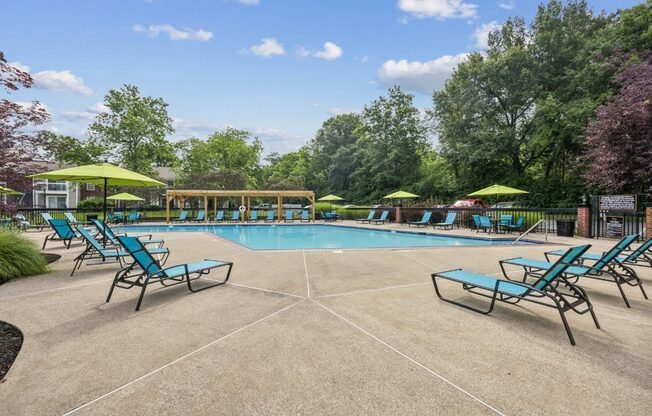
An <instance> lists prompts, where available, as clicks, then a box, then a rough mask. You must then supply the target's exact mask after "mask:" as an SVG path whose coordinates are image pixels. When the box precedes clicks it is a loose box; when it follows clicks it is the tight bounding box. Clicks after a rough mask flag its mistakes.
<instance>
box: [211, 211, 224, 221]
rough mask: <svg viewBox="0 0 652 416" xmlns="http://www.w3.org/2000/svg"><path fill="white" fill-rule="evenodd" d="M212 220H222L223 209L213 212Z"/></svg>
mask: <svg viewBox="0 0 652 416" xmlns="http://www.w3.org/2000/svg"><path fill="white" fill-rule="evenodd" d="M213 221H215V222H224V211H223V210H219V211H217V212H216V213H215V218H213Z"/></svg>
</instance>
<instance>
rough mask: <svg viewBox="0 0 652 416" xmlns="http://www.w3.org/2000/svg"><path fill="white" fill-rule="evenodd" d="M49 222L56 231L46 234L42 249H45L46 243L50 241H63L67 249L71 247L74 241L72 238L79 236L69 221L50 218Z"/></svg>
mask: <svg viewBox="0 0 652 416" xmlns="http://www.w3.org/2000/svg"><path fill="white" fill-rule="evenodd" d="M48 223H49V224H50V227H52V229H53V230H54V232H53V233H52V234H48V235H46V236H45V241H43V247H42V248H41V249H42V250H45V245H46V244H47V243H48V241H62V242H63V245H64V246H66V248H67V249H68V248H70V244H71V243H72V240H74V239H75V238H77V234H76V233H75V230H73V229H72V228H71V227H70V224H68V221H66V220H56V219H50V220H48Z"/></svg>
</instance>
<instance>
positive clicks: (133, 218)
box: [125, 212, 140, 224]
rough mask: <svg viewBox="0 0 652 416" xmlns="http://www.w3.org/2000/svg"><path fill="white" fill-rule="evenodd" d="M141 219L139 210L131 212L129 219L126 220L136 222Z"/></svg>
mask: <svg viewBox="0 0 652 416" xmlns="http://www.w3.org/2000/svg"><path fill="white" fill-rule="evenodd" d="M139 220H140V213H138V212H130V213H129V216H128V217H127V220H126V221H125V222H126V223H131V224H135V223H137V222H138V221H139Z"/></svg>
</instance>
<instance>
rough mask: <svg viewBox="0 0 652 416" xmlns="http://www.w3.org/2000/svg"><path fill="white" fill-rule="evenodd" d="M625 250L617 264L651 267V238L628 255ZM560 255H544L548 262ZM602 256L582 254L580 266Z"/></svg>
mask: <svg viewBox="0 0 652 416" xmlns="http://www.w3.org/2000/svg"><path fill="white" fill-rule="evenodd" d="M626 250H627V248H626V249H625V250H623V251H622V253H621V254H622V255H620V256H617V257H616V259H615V260H616V261H617V262H619V263H623V264H626V265H628V266H642V267H652V256H650V253H651V252H652V237H651V238H649V239H648V240H647V241H645V242H643V244H641V245H640V246H638V247H637V248H636V249H635V250H633V251H631V252H629V254H628V253H626ZM560 253H563V250H554V251H548V252H546V253H545V256H546V260H548V261H550V257H551V256H560V255H561V254H560ZM625 254H627V255H625ZM602 256H604V253H602V254H598V253H584V254H582V257H581V258H580V264H582V263H584V261H585V260H596V261H597V260H600V259H601V258H602Z"/></svg>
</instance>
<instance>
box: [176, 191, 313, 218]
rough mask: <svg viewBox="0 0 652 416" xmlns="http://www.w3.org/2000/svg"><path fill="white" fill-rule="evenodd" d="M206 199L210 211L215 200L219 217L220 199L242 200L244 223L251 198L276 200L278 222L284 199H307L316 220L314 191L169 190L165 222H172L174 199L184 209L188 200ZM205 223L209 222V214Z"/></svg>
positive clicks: (281, 213) (205, 203)
mask: <svg viewBox="0 0 652 416" xmlns="http://www.w3.org/2000/svg"><path fill="white" fill-rule="evenodd" d="M193 197H199V198H202V197H203V198H204V209H208V200H209V198H212V199H213V209H214V211H215V212H214V216H215V215H217V206H218V205H217V202H218V199H219V198H238V197H239V198H240V205H241V206H244V207H246V209H247V210H246V212H245V213H244V214H245V215H243V216H242V217H241V218H242V220H243V221H244V220H245V219H246V218H247V214H248V213H249V210H250V209H251V198H276V203H277V208H276V209H277V220H278V221H279V222H280V221H281V220H282V218H283V198H305V199H307V200H308V201H309V202H310V205H311V207H312V209H311V218H312V220H313V221H314V220H315V193H314V192H313V191H271V190H270V191H258V190H233V191H205V190H194V189H168V190H167V191H166V197H165V201H166V202H165V209H166V214H165V220H166V222H168V223H169V222H170V202H172V200H173V199H174V198H177V199H178V200H179V206H180V207H181V208H183V207H184V206H185V204H186V200H187V199H188V198H193ZM206 214H207V215H206V216H205V218H204V222H208V212H207V213H206Z"/></svg>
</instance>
